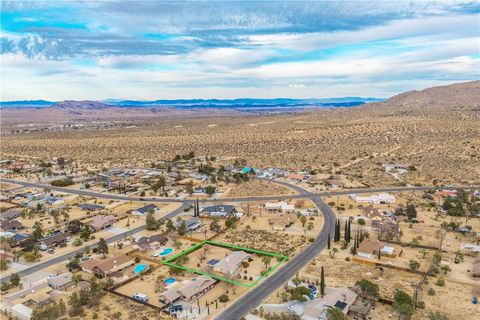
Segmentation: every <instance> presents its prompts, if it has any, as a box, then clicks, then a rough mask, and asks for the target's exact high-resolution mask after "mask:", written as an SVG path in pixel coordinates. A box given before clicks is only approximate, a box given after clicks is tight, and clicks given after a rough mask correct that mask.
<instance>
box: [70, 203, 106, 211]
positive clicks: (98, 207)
mask: <svg viewBox="0 0 480 320" xmlns="http://www.w3.org/2000/svg"><path fill="white" fill-rule="evenodd" d="M76 206H77V207H79V208H80V209H82V210H85V211H97V210H102V209H105V207H104V206H102V205H99V204H92V203H77V204H76Z"/></svg>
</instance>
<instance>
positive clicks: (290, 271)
mask: <svg viewBox="0 0 480 320" xmlns="http://www.w3.org/2000/svg"><path fill="white" fill-rule="evenodd" d="M266 180H269V181H271V182H274V183H278V184H281V185H284V186H287V187H289V188H292V189H294V190H295V191H297V192H298V194H296V195H284V196H265V197H242V198H219V199H217V200H213V199H212V200H211V201H222V202H247V201H266V200H282V199H285V198H288V199H294V198H309V199H311V201H312V202H314V203H315V205H316V206H317V207H318V209H319V210H320V212H321V213H322V214H323V216H324V226H323V228H322V230H321V231H320V233H319V234H318V236H317V238H316V239H315V241H314V242H313V243H312V244H311V245H310V246H308V247H307V248H305V249H304V250H303V251H302V252H300V253H299V254H298V255H296V256H295V257H293V258H292V259H290V260H289V261H288V262H287V264H286V265H284V266H283V267H282V268H281V269H280V270H278V271H277V272H275V273H274V274H272V275H270V276H269V277H268V278H267V279H265V280H264V281H263V282H262V283H261V284H259V285H258V286H256V287H254V288H252V289H251V290H250V291H249V292H247V293H246V294H245V295H244V296H243V297H242V298H240V299H239V300H237V301H236V302H235V303H233V304H232V305H231V306H230V307H228V308H227V309H226V310H225V311H223V312H222V314H220V315H219V316H218V317H217V318H216V319H218V320H223V319H225V320H235V319H239V318H241V317H243V316H245V315H246V314H247V313H248V312H250V311H251V310H252V309H254V308H255V307H257V306H258V305H259V304H260V303H261V302H262V301H263V300H265V299H266V298H267V297H268V296H270V295H271V294H272V293H273V292H274V291H275V290H276V289H277V288H279V287H280V286H282V285H283V284H284V283H286V282H287V281H288V280H289V279H290V278H292V277H293V276H294V275H295V273H296V272H297V271H298V270H300V269H301V268H302V267H304V266H306V265H307V264H308V263H309V262H310V261H311V260H312V259H313V258H315V256H317V255H318V254H319V253H320V252H321V251H322V250H323V249H324V248H325V246H326V244H327V239H328V233H333V229H334V226H335V219H336V218H335V214H334V213H333V211H332V209H331V208H330V207H329V206H328V205H327V204H326V203H325V202H324V201H323V199H322V196H337V195H347V194H351V193H375V192H400V191H422V190H431V189H435V188H434V187H389V188H375V189H349V190H342V191H326V192H319V193H312V192H310V191H308V190H305V189H304V188H302V187H300V186H297V185H294V184H290V183H288V182H285V181H279V180H270V179H266ZM0 181H1V182H7V183H14V184H19V185H23V186H25V187H32V188H45V187H47V188H49V189H51V190H55V191H60V192H65V193H71V194H78V195H83V196H91V197H99V198H106V199H112V200H127V201H130V200H140V198H136V197H135V198H134V197H129V196H126V195H117V194H111V193H100V192H94V191H87V190H76V189H69V188H61V187H53V186H49V185H45V184H41V183H29V182H23V181H16V180H11V179H0ZM449 188H461V187H458V186H456V187H453V186H452V187H442V189H449ZM464 188H477V187H476V186H465V187H464ZM437 189H438V188H437ZM144 201H148V202H181V203H182V204H183V205H182V207H180V208H179V209H177V210H175V211H173V212H171V213H170V214H168V215H167V216H165V217H163V218H162V219H168V218H173V217H175V216H176V215H178V214H179V213H181V212H182V211H183V209H184V208H186V207H187V206H189V205H190V204H192V202H193V200H180V199H170V198H147V197H146V198H144ZM144 229H145V225H143V226H139V227H137V228H134V229H132V230H128V231H126V232H124V233H121V234H118V235H115V236H113V237H111V238H108V239H106V240H107V242H108V243H111V242H115V241H117V240H120V239H122V238H123V237H125V236H126V235H129V234H134V233H137V232H139V231H141V230H144ZM93 247H94V245H92V248H93ZM82 250H83V248H79V249H77V250H75V251H73V252H70V253H67V254H64V255H62V256H59V257H56V258H53V259H51V260H48V261H45V262H41V263H39V264H36V265H34V266H32V267H30V268H28V269H25V270H22V271H19V272H18V274H19V275H20V276H25V275H28V274H31V273H33V272H36V271H39V270H41V269H44V268H46V267H48V266H51V265H53V264H56V263H61V262H63V261H65V260H67V259H68V258H69V257H72V256H74V255H75V254H77V253H79V252H81V251H82ZM8 279H9V276H5V277H2V278H1V279H0V280H1V281H5V280H8Z"/></svg>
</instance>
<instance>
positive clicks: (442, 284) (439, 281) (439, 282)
mask: <svg viewBox="0 0 480 320" xmlns="http://www.w3.org/2000/svg"><path fill="white" fill-rule="evenodd" d="M435 284H436V285H437V286H439V287H444V286H445V280H443V279H438V280H437V282H435Z"/></svg>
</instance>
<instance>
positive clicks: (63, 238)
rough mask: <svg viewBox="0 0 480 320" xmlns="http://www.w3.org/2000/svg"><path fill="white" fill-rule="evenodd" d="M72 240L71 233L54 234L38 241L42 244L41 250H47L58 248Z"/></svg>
mask: <svg viewBox="0 0 480 320" xmlns="http://www.w3.org/2000/svg"><path fill="white" fill-rule="evenodd" d="M68 239H70V232H68V231H67V232H62V233H54V234H52V235H50V236H48V237H45V238H43V239H40V240H38V242H39V243H40V250H47V249H48V248H51V247H55V246H58V245H59V244H61V243H64V242H67V240H68Z"/></svg>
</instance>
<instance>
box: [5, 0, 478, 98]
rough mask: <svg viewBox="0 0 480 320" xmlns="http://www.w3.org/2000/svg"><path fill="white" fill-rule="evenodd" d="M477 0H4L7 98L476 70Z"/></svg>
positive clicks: (350, 90)
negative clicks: (209, 0)
mask: <svg viewBox="0 0 480 320" xmlns="http://www.w3.org/2000/svg"><path fill="white" fill-rule="evenodd" d="M479 28H480V2H478V1H398V0H397V1H303V2H302V1H288V2H280V1H264V2H259V1H241V2H234V1H217V2H208V1H183V2H182V1H176V2H167V1H76V2H74V1H27V2H22V1H2V2H1V62H2V69H1V77H2V85H1V86H2V90H1V91H2V93H1V98H2V100H23V99H48V100H64V99H78V100H80V99H106V98H120V99H176V98H238V97H258V98H274V97H292V98H310V97H334V96H364V97H367V96H369V97H389V96H391V95H394V94H396V93H400V92H403V91H408V90H415V89H423V88H426V87H430V86H435V85H443V84H449V83H453V82H462V81H470V80H478V79H479V73H480V40H479V39H480V37H479V36H480V34H479Z"/></svg>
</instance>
